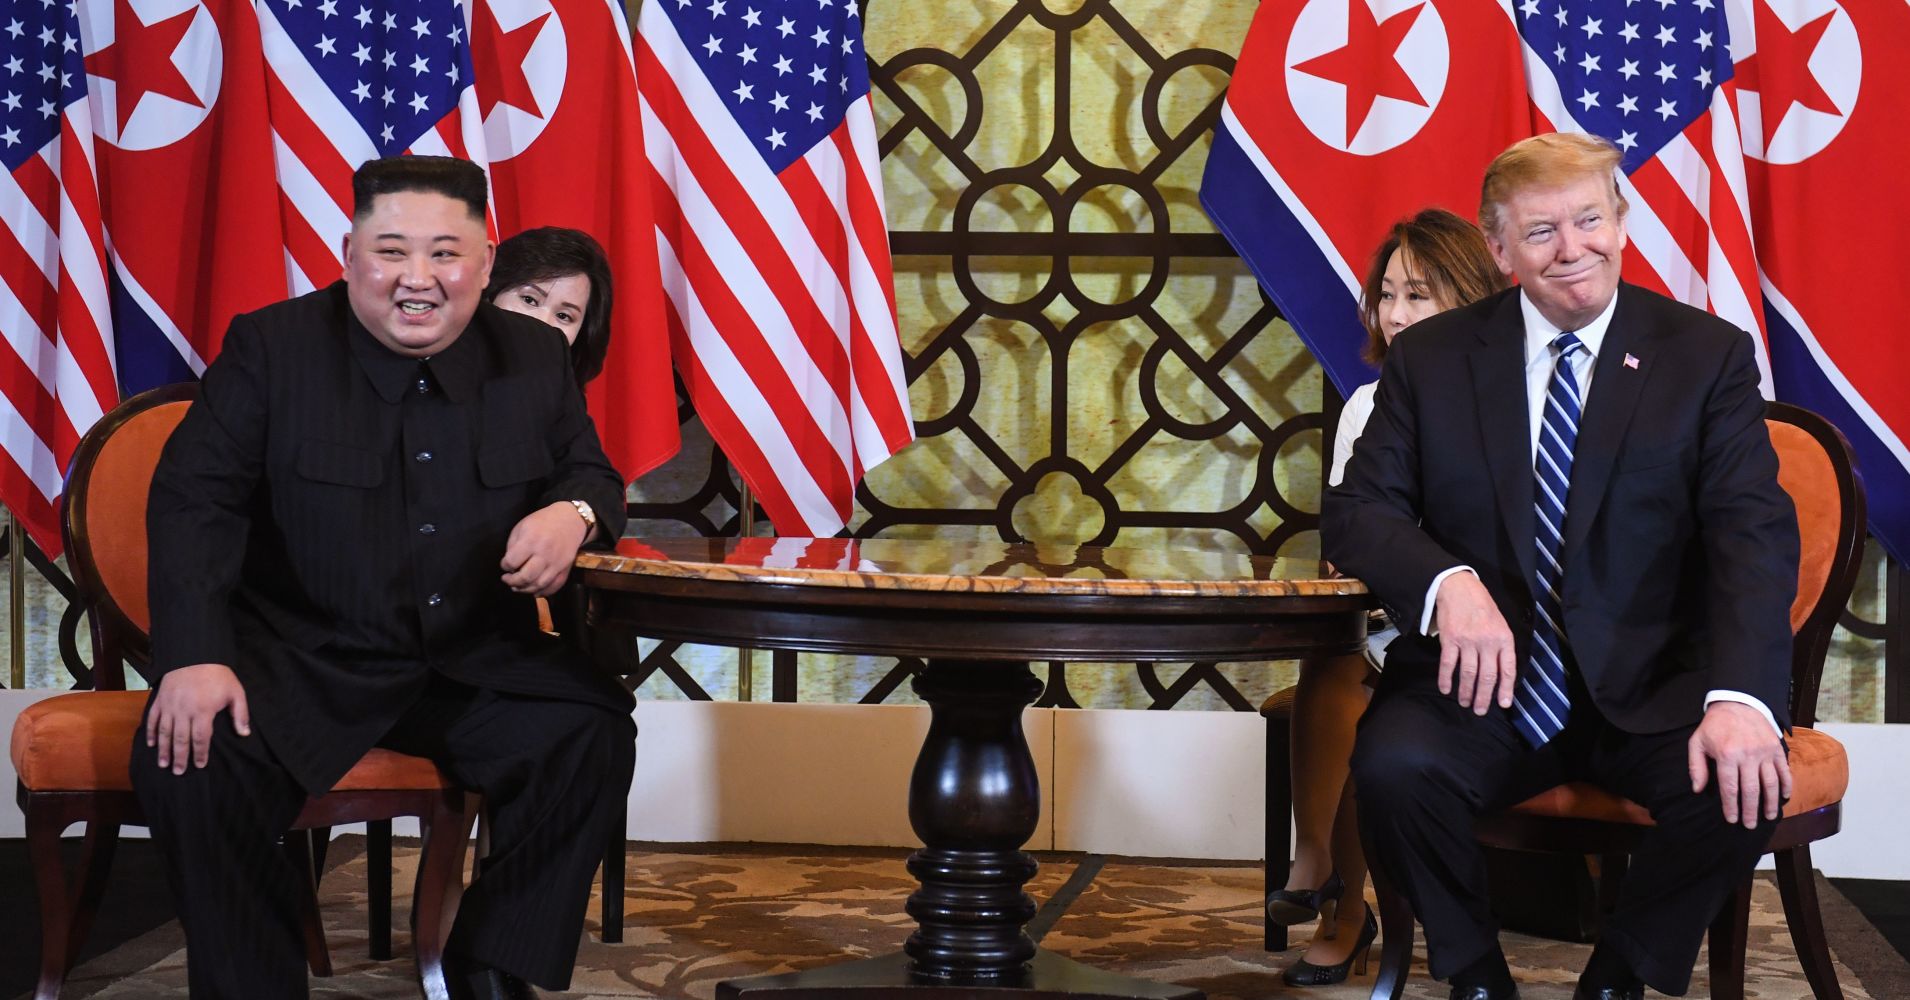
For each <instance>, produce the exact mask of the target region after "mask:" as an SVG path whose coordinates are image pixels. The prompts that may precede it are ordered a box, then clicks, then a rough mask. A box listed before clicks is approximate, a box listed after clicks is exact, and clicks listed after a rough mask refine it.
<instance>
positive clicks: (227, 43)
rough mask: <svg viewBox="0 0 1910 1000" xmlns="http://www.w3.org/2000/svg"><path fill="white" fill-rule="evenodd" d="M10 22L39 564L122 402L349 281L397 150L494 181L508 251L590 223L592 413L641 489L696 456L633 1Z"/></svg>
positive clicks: (7, 436) (0, 298)
mask: <svg viewBox="0 0 1910 1000" xmlns="http://www.w3.org/2000/svg"><path fill="white" fill-rule="evenodd" d="M0 11H4V14H3V15H0V32H4V33H0V153H4V156H5V163H6V168H7V170H6V175H7V181H6V185H7V186H6V187H5V188H4V189H0V213H4V215H5V221H6V226H5V231H4V233H0V331H3V332H4V338H5V344H4V349H3V350H0V395H3V396H4V398H3V399H0V446H3V447H4V453H3V454H0V501H3V502H5V503H6V504H7V505H8V506H9V507H11V508H13V509H14V510H16V511H18V512H19V513H20V514H21V515H22V518H23V519H24V521H25V523H26V525H27V527H28V530H29V532H30V533H31V534H32V536H33V538H34V540H35V541H36V542H37V543H38V544H39V545H40V546H41V547H43V548H45V549H46V550H48V551H50V552H57V551H58V550H59V530H58V523H57V520H56V512H57V498H58V497H59V494H60V491H61V478H62V474H63V471H64V470H65V468H66V466H67V463H68V461H69V460H70V458H71V455H72V451H73V448H74V446H75V445H76V444H77V442H78V439H79V437H80V435H82V434H84V433H85V431H86V429H87V428H88V427H90V426H91V424H92V423H93V421H94V420H96V419H98V418H99V417H100V415H101V414H102V413H104V412H105V411H106V410H107V409H110V408H111V407H112V406H113V405H114V403H115V402H116V401H117V400H118V399H119V398H121V397H122V395H130V394H132V393H135V392H138V391H140V390H143V389H146V388H150V387H152V386H155V385H160V384H164V383H167V382H174V381H179V380H181V379H189V378H193V377H195V376H196V375H198V374H199V373H200V372H201V371H203V370H204V368H205V365H206V363H207V362H208V361H210V360H211V359H212V358H213V356H214V355H215V354H216V353H217V351H218V348H219V344H220V340H221V339H222V337H223V334H224V330H225V327H226V325H227V324H228V323H229V322H230V321H231V318H232V317H233V316H234V315H235V314H237V313H240V312H244V311H247V310H250V309H255V308H258V307H260V306H262V305H265V304H267V303H270V302H273V301H276V300H278V299H281V298H284V297H285V296H287V295H288V294H298V293H302V292H305V291H309V290H311V289H313V288H316V287H321V286H324V285H327V284H330V283H331V282H332V281H334V280H336V279H337V277H338V276H339V274H340V270H341V263H342V258H341V246H342V240H343V237H344V236H345V234H346V233H347V232H348V231H349V229H350V224H351V221H350V213H351V207H352V200H351V175H352V172H353V170H354V169H355V168H356V167H357V166H358V165H359V164H360V163H362V162H364V161H365V160H367V159H371V158H373V157H377V156H385V155H390V154H394V153H404V152H412V153H435V154H445V155H453V156H461V157H465V158H468V159H471V160H474V161H476V162H478V163H480V164H486V165H488V166H490V167H491V168H492V179H493V186H494V188H495V189H496V191H497V193H498V196H497V197H496V198H494V199H493V205H492V207H493V210H494V213H495V214H494V219H498V220H504V221H506V222H508V223H509V224H510V225H511V227H512V229H511V231H515V230H516V229H517V228H520V227H528V226H536V225H567V226H575V227H577V228H582V229H585V230H586V231H589V232H591V233H592V234H593V235H595V236H596V237H597V238H598V240H599V241H600V242H602V243H603V244H604V245H605V246H606V247H608V248H609V249H610V252H611V256H612V267H613V270H614V271H615V273H616V275H617V284H618V286H619V287H618V294H617V296H616V300H617V307H616V315H615V317H614V318H613V323H614V328H615V329H616V331H617V334H616V336H614V337H613V339H612V342H611V350H610V357H609V358H608V359H606V364H605V375H604V376H603V377H602V378H600V379H599V380H598V383H599V384H597V385H593V387H592V388H593V390H596V391H594V392H593V394H592V397H591V405H592V412H593V413H594V414H596V415H597V416H598V426H599V431H600V433H601V434H602V435H603V437H604V441H605V445H606V448H607V449H608V450H609V451H610V452H611V454H612V456H613V458H615V459H616V460H617V461H618V463H619V468H622V469H623V470H624V471H625V472H626V473H627V474H631V475H635V474H638V473H641V472H642V471H644V470H645V469H648V468H650V467H652V466H654V465H655V464H657V463H658V462H660V461H662V459H663V458H665V457H667V456H668V455H669V453H670V452H672V451H674V450H675V447H676V421H675V415H674V412H673V407H672V406H671V405H670V401H671V399H672V395H673V394H672V392H671V389H670V374H669V363H668V357H667V353H666V346H665V342H664V339H663V335H662V308H661V298H660V296H659V294H658V293H657V290H656V284H657V282H656V279H655V276H654V274H655V272H654V265H653V264H648V265H646V259H647V257H648V255H649V254H651V253H652V252H653V249H652V246H651V243H650V240H649V239H648V233H649V231H650V229H651V228H652V227H651V226H650V225H649V222H648V206H647V202H646V200H645V199H643V198H641V197H638V198H629V197H623V196H620V195H618V194H617V193H616V189H617V187H618V185H619V182H621V181H623V180H624V176H625V175H624V174H623V173H620V171H624V172H627V171H628V170H630V169H631V167H632V166H634V164H635V163H637V162H638V161H640V160H641V151H640V149H639V148H638V145H637V143H638V133H639V125H638V123H637V121H636V114H635V70H634V65H633V63H632V57H631V52H630V48H629V33H628V29H627V25H626V22H625V21H624V20H623V13H622V9H621V7H620V6H619V5H618V3H617V0H403V2H398V0H257V2H251V0H0ZM474 21H475V23H476V25H477V29H478V30H477V31H476V32H475V33H474V31H473V24H474ZM474 34H475V37H474ZM474 45H476V46H477V47H478V48H477V50H476V51H475V52H474V50H473V46H474ZM474 56H475V57H476V63H477V64H478V65H479V66H480V67H481V70H482V71H480V72H475V73H474V72H473V65H474ZM579 137H585V138H586V139H587V140H588V141H587V142H583V143H582V144H579ZM593 143H594V144H595V145H596V147H597V148H598V149H599V150H600V151H601V155H594V156H593V155H590V154H587V153H583V152H579V151H578V150H580V149H585V148H588V147H589V146H590V145H591V144H593ZM494 229H495V227H494ZM627 231H634V232H636V233H639V234H642V238H641V239H637V240H635V241H634V242H630V241H629V238H628V237H626V236H625V235H624V234H625V232H627ZM633 248H634V249H633ZM606 413H607V414H608V415H609V418H610V419H606Z"/></svg>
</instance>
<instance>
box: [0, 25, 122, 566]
mask: <svg viewBox="0 0 1910 1000" xmlns="http://www.w3.org/2000/svg"><path fill="white" fill-rule="evenodd" d="M0 11H4V13H0V21H4V22H5V28H4V31H5V35H4V37H0V53H4V60H3V61H0V69H3V70H4V77H0V93H3V94H4V97H0V162H4V164H5V166H6V171H5V181H4V182H3V183H4V186H3V187H0V213H4V215H5V219H6V225H5V228H4V231H3V232H0V277H4V280H3V281H0V336H4V337H5V341H6V345H5V349H4V350H0V450H3V451H4V454H0V500H4V501H5V502H6V504H7V506H9V507H10V508H12V509H13V510H14V511H15V513H16V514H18V515H19V517H20V519H21V523H22V524H24V525H25V527H26V528H27V530H28V532H29V533H30V534H31V535H32V537H33V539H34V541H35V542H37V543H38V544H39V545H40V546H41V547H42V548H44V549H47V550H48V551H52V552H57V551H59V526H58V522H57V520H56V518H57V500H58V497H59V495H60V488H61V477H62V475H63V473H64V471H65V469H66V464H67V462H68V460H69V459H71V458H72V455H73V448H74V446H75V445H76V444H78V442H79V437H80V435H81V434H83V433H84V432H85V431H86V429H87V428H88V427H90V426H92V423H93V421H95V420H97V419H98V418H99V417H100V415H101V414H102V413H103V412H104V411H105V410H107V409H110V408H111V407H112V406H113V404H114V403H115V402H117V401H118V398H119V389H118V382H117V378H116V377H115V374H114V367H113V366H114V359H113V354H112V349H111V347H110V341H109V340H107V339H106V336H105V335H106V334H107V333H109V332H110V331H111V329H112V318H111V311H110V307H109V305H108V288H107V285H108V279H107V270H108V265H107V261H106V256H105V250H104V246H103V243H102V240H101V238H100V233H101V219H100V202H99V197H98V192H97V189H96V188H95V186H94V183H93V175H92V165H91V161H92V159H93V157H94V138H93V128H92V117H93V116H92V112H91V109H90V104H91V102H90V101H89V99H88V95H87V85H86V84H87V76H86V65H85V54H84V53H83V52H82V51H81V50H80V47H79V39H80V29H79V18H78V12H77V11H76V9H75V8H74V7H73V6H72V5H70V4H65V3H56V2H53V0H8V2H6V3H4V4H0Z"/></svg>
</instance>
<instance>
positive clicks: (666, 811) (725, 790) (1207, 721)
mask: <svg viewBox="0 0 1910 1000" xmlns="http://www.w3.org/2000/svg"><path fill="white" fill-rule="evenodd" d="M53 693H55V692H45V691H38V692H36V691H25V692H16V691H0V725H4V726H5V727H6V729H7V731H8V732H11V730H12V725H13V718H14V716H15V715H17V714H18V713H19V712H20V711H21V710H22V709H24V708H25V707H26V706H27V705H29V704H31V703H32V702H33V701H35V700H38V699H39V698H43V697H47V696H49V695H51V694H53ZM637 725H638V728H639V735H638V737H637V777H636V780H635V782H634V783H633V784H632V787H631V790H630V819H629V826H628V831H629V835H630V837H631V838H632V839H634V840H646V841H665V842H710V841H722V842H730V841H762V842H769V843H795V844H843V845H871V846H912V845H914V844H916V843H917V840H916V838H915V834H914V832H913V831H912V830H911V829H910V827H909V823H908V810H907V802H906V796H907V789H908V782H909V773H910V771H911V769H912V768H913V767H914V762H915V754H916V751H917V749H918V748H919V747H920V745H921V741H922V736H923V734H924V733H925V732H926V731H927V729H928V710H927V709H926V708H921V707H918V706H905V705H800V704H799V705H787V704H765V703H736V702H646V703H644V704H642V705H640V706H638V708H637ZM1264 725H1265V724H1264V723H1263V722H1262V721H1261V720H1260V717H1259V716H1258V715H1255V714H1251V713H1245V712H1241V713H1230V712H1142V711H1096V710H1086V711H1083V710H1063V709H1030V710H1029V711H1027V712H1026V713H1025V714H1024V715H1023V727H1024V731H1025V732H1026V733H1027V734H1028V741H1029V748H1030V750H1031V751H1032V753H1033V756H1034V759H1035V767H1036V770H1037V773H1038V774H1039V775H1040V778H1041V787H1042V800H1043V801H1042V818H1041V823H1040V826H1039V827H1038V828H1037V829H1036V831H1035V835H1034V837H1033V838H1032V839H1031V840H1030V841H1029V846H1030V848H1031V849H1041V850H1062V851H1090V852H1095V853H1102V854H1126V855H1136V856H1142V857H1178V858H1225V859H1257V858H1259V857H1260V856H1261V853H1262V843H1263V837H1262V829H1263V828H1262V817H1263V814H1264V809H1265V804H1264V799H1263V789H1264V788H1265V784H1266V775H1265V745H1264V742H1263V740H1264V734H1265V729H1264ZM1823 728H1824V731H1825V732H1827V733H1830V734H1831V735H1833V736H1835V737H1836V738H1837V739H1839V740H1841V741H1843V743H1844V746H1845V747H1847V748H1848V749H1849V751H1850V757H1851V788H1850V792H1849V794H1848V795H1847V797H1846V798H1845V802H1844V831H1843V832H1842V833H1841V834H1839V835H1838V836H1836V837H1833V838H1831V839H1830V840H1827V841H1824V842H1822V843H1819V844H1817V845H1816V846H1815V847H1814V849H1813V857H1814V860H1815V861H1816V863H1817V866H1818V867H1819V868H1820V869H1822V870H1823V871H1824V873H1825V874H1827V875H1834V876H1850V877H1859V878H1884V879H1910V851H1906V850H1904V849H1903V847H1902V831H1903V830H1905V829H1910V797H1907V796H1904V795H1903V794H1902V792H1901V790H1902V789H1903V788H1904V787H1905V786H1906V785H1910V726H1906V725H1888V726H1885V725H1826V726H1824V727H1823ZM12 785H13V771H12V765H11V762H10V761H9V762H3V763H0V787H8V788H10V787H11V786H12ZM130 832H131V831H129V833H130ZM401 832H405V831H402V830H401ZM21 835H22V827H21V816H20V813H19V809H18V807H17V806H16V805H15V803H14V801H13V796H12V795H7V796H5V801H4V803H0V837H19V836H21ZM133 835H138V834H136V833H135V834H133Z"/></svg>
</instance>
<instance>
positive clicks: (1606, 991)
mask: <svg viewBox="0 0 1910 1000" xmlns="http://www.w3.org/2000/svg"><path fill="white" fill-rule="evenodd" d="M1572 1000H1645V988H1644V987H1643V986H1601V987H1599V988H1598V989H1592V988H1591V987H1589V986H1585V985H1582V984H1581V985H1579V986H1578V987H1576V988H1574V989H1573V990H1572Z"/></svg>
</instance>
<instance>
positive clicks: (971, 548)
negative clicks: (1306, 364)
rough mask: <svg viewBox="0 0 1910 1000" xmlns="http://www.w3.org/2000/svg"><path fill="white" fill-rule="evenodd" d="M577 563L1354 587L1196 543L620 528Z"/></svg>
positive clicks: (1089, 588) (1062, 587) (1020, 583)
mask: <svg viewBox="0 0 1910 1000" xmlns="http://www.w3.org/2000/svg"><path fill="white" fill-rule="evenodd" d="M577 567H578V568H579V569H582V570H594V571H600V572H609V573H622V574H633V575H640V576H662V577H677V578H684V579H696V580H705V581H714V582H736V583H754V584H775V585H783V586H805V587H843V588H860V589H873V590H935V591H965V592H987V593H1041V594H1064V595H1077V594H1078V595H1084V596H1085V595H1104V596H1137V597H1138V596H1157V597H1285V596H1296V597H1299V596H1306V597H1326V596H1349V595H1359V594H1364V593H1366V588H1365V587H1364V586H1363V585H1362V584H1361V583H1360V582H1359V581H1357V580H1341V579H1330V580H1323V579H1319V578H1318V577H1319V573H1320V567H1319V563H1318V562H1316V561H1314V560H1311V559H1307V560H1300V559H1275V558H1269V557H1266V556H1251V555H1242V554H1238V553H1232V552H1218V551H1207V550H1201V549H1165V548H1163V549H1119V548H1097V547H1094V546H1088V545H1025V544H1012V545H1011V544H1006V543H999V542H952V541H943V540H931V539H902V538H870V539H843V538H668V539H636V538H626V539H623V540H622V541H620V542H618V543H617V548H616V550H615V551H614V552H583V553H579V554H578V556H577Z"/></svg>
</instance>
